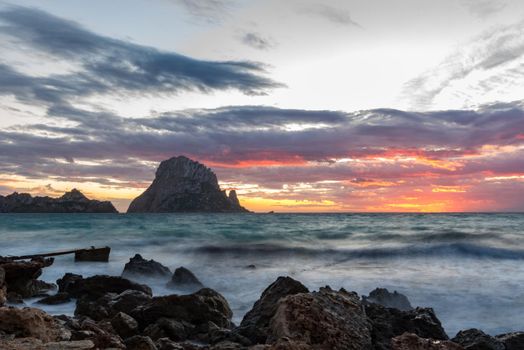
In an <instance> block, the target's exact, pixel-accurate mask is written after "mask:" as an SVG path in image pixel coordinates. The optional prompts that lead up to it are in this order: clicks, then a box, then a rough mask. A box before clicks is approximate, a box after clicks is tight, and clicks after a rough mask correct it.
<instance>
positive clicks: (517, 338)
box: [495, 332, 524, 350]
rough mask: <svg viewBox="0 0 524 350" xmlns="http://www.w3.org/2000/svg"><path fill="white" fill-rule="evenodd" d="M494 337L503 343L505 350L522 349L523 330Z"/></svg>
mask: <svg viewBox="0 0 524 350" xmlns="http://www.w3.org/2000/svg"><path fill="white" fill-rule="evenodd" d="M495 338H497V339H498V340H500V341H501V342H502V343H504V345H505V346H506V350H521V349H524V332H514V333H506V334H500V335H497V336H496V337H495Z"/></svg>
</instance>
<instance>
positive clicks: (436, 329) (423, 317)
mask: <svg viewBox="0 0 524 350" xmlns="http://www.w3.org/2000/svg"><path fill="white" fill-rule="evenodd" d="M365 311H366V315H367V316H368V319H369V320H370V322H371V325H372V330H371V336H372V339H373V345H374V347H375V349H376V350H389V349H390V348H391V347H390V342H391V339H392V338H394V337H397V336H400V335H402V334H403V333H405V332H408V333H414V334H416V335H418V336H419V337H421V338H428V339H435V340H448V339H449V338H448V336H447V334H446V332H445V331H444V329H443V328H442V324H441V323H440V321H439V319H438V318H437V316H436V315H435V312H434V311H433V309H431V308H420V307H417V308H416V309H414V310H409V311H401V310H398V309H394V308H386V307H384V306H382V305H378V304H368V305H365Z"/></svg>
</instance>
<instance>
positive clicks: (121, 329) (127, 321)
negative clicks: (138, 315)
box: [111, 312, 138, 339]
mask: <svg viewBox="0 0 524 350" xmlns="http://www.w3.org/2000/svg"><path fill="white" fill-rule="evenodd" d="M111 325H112V326H113V329H114V330H115V332H116V333H117V334H118V335H119V336H120V337H122V339H126V338H129V337H132V336H133V335H135V334H137V332H138V322H137V321H136V320H135V319H134V318H133V317H131V316H129V315H128V314H125V313H123V312H119V313H117V314H116V315H115V316H114V317H113V318H112V319H111Z"/></svg>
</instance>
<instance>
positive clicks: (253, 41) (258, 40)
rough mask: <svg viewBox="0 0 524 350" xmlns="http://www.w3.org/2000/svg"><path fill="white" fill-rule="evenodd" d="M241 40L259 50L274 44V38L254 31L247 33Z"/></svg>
mask: <svg viewBox="0 0 524 350" xmlns="http://www.w3.org/2000/svg"><path fill="white" fill-rule="evenodd" d="M241 40H242V42H243V43H244V44H245V45H247V46H250V47H252V48H254V49H258V50H267V49H270V48H272V47H273V46H274V43H273V40H271V39H269V38H264V37H263V36H262V35H260V34H257V33H253V32H250V33H245V34H244V35H243V36H242V38H241Z"/></svg>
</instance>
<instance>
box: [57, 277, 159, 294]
mask: <svg viewBox="0 0 524 350" xmlns="http://www.w3.org/2000/svg"><path fill="white" fill-rule="evenodd" d="M64 278H65V276H64ZM62 280H63V279H62ZM66 284H67V287H66V288H64V290H63V291H64V292H67V293H69V295H71V296H72V297H75V298H81V297H86V298H88V299H91V300H95V299H97V298H100V297H102V296H103V295H104V294H106V293H117V294H120V293H122V292H125V291H126V290H136V291H139V292H143V293H145V294H148V295H152V291H151V288H149V287H148V286H146V285H145V284H138V283H135V282H131V281H130V280H128V279H125V278H122V277H117V276H107V275H96V276H92V277H88V278H80V279H77V278H75V279H73V280H70V281H69V282H68V283H66Z"/></svg>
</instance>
